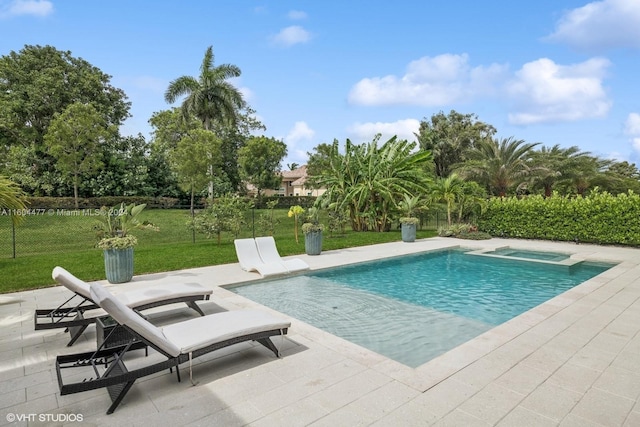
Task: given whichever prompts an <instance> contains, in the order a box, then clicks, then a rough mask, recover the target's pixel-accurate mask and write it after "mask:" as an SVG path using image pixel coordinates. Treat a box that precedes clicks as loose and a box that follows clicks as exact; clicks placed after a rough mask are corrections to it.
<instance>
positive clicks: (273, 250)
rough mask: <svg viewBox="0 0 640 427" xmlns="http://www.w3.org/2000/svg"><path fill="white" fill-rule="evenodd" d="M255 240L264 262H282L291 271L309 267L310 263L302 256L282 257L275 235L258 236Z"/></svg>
mask: <svg viewBox="0 0 640 427" xmlns="http://www.w3.org/2000/svg"><path fill="white" fill-rule="evenodd" d="M255 241H256V246H257V248H258V253H259V254H260V258H262V261H263V262H264V263H266V264H282V265H284V267H285V268H286V269H287V271H288V272H289V273H294V272H296V271H302V270H308V269H309V264H307V263H306V262H304V261H303V260H301V259H300V258H291V259H282V257H281V256H280V253H279V252H278V248H277V247H276V241H275V239H274V238H273V236H265V237H256V238H255Z"/></svg>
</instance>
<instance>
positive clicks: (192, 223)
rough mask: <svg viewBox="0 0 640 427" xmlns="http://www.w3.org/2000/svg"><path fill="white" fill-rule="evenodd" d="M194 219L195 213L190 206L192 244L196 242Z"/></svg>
mask: <svg viewBox="0 0 640 427" xmlns="http://www.w3.org/2000/svg"><path fill="white" fill-rule="evenodd" d="M195 219H196V213H195V211H194V209H193V207H192V208H191V242H192V243H194V244H195V243H196V227H195Z"/></svg>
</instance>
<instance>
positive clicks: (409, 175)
mask: <svg viewBox="0 0 640 427" xmlns="http://www.w3.org/2000/svg"><path fill="white" fill-rule="evenodd" d="M379 139H380V135H377V136H376V137H375V138H374V139H373V141H372V142H370V143H367V144H362V145H353V144H352V143H351V141H350V140H349V139H347V142H346V144H345V153H344V155H343V154H340V152H339V150H338V143H337V141H334V144H333V146H332V147H331V152H330V153H329V157H328V167H327V168H326V169H325V170H323V171H322V172H321V173H320V175H319V176H315V177H314V179H315V181H316V182H317V184H318V185H321V186H323V187H325V188H326V189H327V191H326V192H325V193H324V194H322V195H321V196H320V198H319V203H320V204H324V205H325V206H329V207H330V208H334V209H348V210H349V217H350V220H351V228H352V229H353V230H354V231H367V230H375V231H388V230H389V229H390V227H391V217H392V215H393V212H394V210H395V209H396V207H397V204H398V202H399V201H400V200H401V199H402V197H403V196H404V195H405V194H408V195H414V194H420V193H424V192H425V191H426V188H427V184H428V183H429V181H430V178H429V176H428V174H427V173H426V170H427V165H428V164H429V163H430V162H431V161H432V158H431V153H430V152H428V151H418V152H415V151H413V150H414V148H415V146H416V144H415V143H409V142H407V141H405V140H401V141H398V140H397V138H396V137H393V138H391V139H389V140H388V141H386V142H385V143H384V144H382V145H381V146H378V141H379Z"/></svg>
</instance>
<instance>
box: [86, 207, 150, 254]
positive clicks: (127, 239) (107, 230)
mask: <svg viewBox="0 0 640 427" xmlns="http://www.w3.org/2000/svg"><path fill="white" fill-rule="evenodd" d="M146 206H147V205H146V204H144V203H143V204H141V205H136V204H135V203H131V204H129V205H125V204H124V203H122V204H120V205H118V206H114V207H112V208H108V207H106V206H103V207H102V208H101V209H100V212H99V215H98V221H97V223H96V225H95V230H96V235H97V237H98V239H99V240H98V243H97V246H98V247H99V248H100V249H126V248H130V247H133V246H135V245H136V244H137V243H138V240H137V239H136V237H135V236H133V235H131V234H130V233H131V231H133V230H155V231H158V228H157V227H156V226H154V225H153V224H151V223H149V222H147V221H140V218H139V215H140V213H142V211H143V210H144V208H145V207H146Z"/></svg>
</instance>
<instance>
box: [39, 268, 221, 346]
mask: <svg viewBox="0 0 640 427" xmlns="http://www.w3.org/2000/svg"><path fill="white" fill-rule="evenodd" d="M51 275H52V277H53V279H54V280H55V281H56V282H58V283H59V284H61V285H63V286H65V287H66V288H67V289H69V290H70V291H71V292H73V294H74V295H73V296H72V297H71V298H69V299H68V300H67V301H65V302H63V303H62V304H60V305H59V306H58V307H57V308H53V309H38V310H36V311H35V315H34V323H35V329H53V328H67V329H68V330H69V334H70V335H71V340H70V341H69V343H68V344H67V346H71V345H73V343H74V342H75V341H76V340H77V339H78V338H79V337H80V335H81V334H82V333H83V332H84V330H85V329H87V327H88V326H89V325H90V324H92V323H95V321H96V319H97V318H98V317H100V316H104V315H105V313H104V312H103V311H102V310H99V307H98V305H97V304H96V303H95V302H94V301H93V300H92V299H91V295H90V290H89V284H88V283H86V282H84V281H83V280H80V279H78V278H77V277H76V276H74V275H73V274H71V273H69V272H68V271H67V270H65V269H64V268H62V267H55V268H54V269H53V272H52V274H51ZM212 292H213V291H212V290H211V289H206V288H205V287H203V286H201V285H199V284H197V283H172V284H166V285H158V286H154V287H149V288H144V289H138V290H132V291H128V292H123V293H121V294H118V296H117V298H118V299H119V300H120V301H121V302H122V303H124V304H125V305H127V306H128V307H131V308H134V309H136V310H146V309H149V308H153V307H158V306H162V305H167V304H173V303H179V302H184V303H186V304H187V305H188V306H189V307H190V308H192V309H193V310H195V311H196V312H198V314H200V315H201V316H204V313H203V312H202V310H201V309H200V307H198V305H197V304H196V301H203V300H208V299H209V298H210V296H211V293H212ZM89 310H91V313H90V316H89V315H85V313H86V312H87V311H89Z"/></svg>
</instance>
